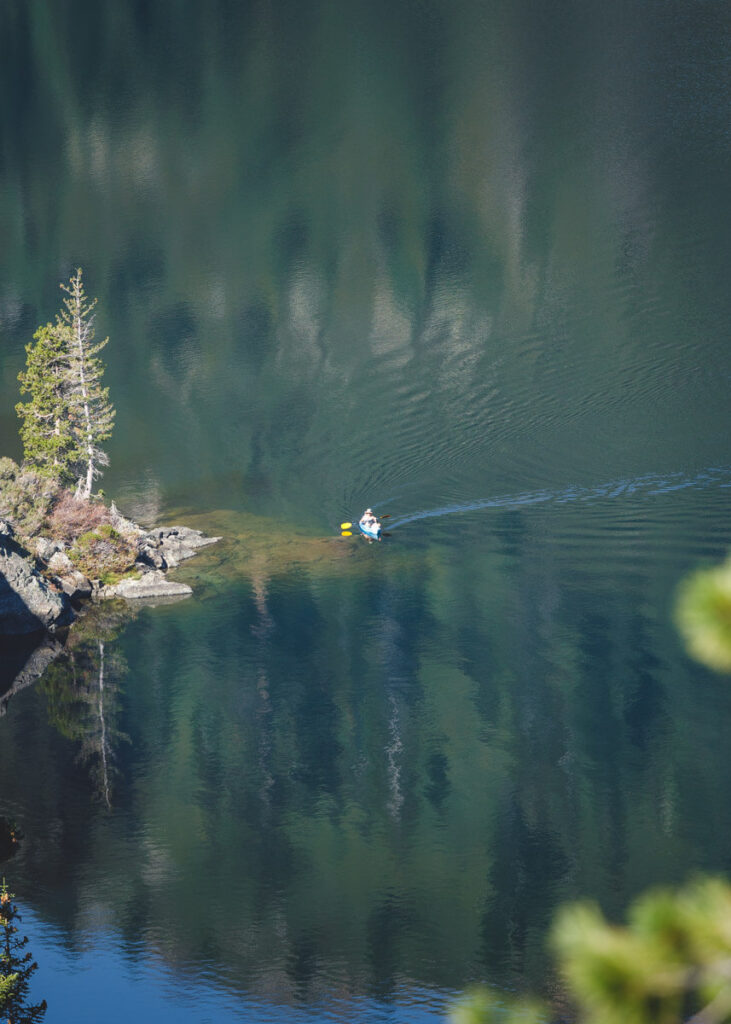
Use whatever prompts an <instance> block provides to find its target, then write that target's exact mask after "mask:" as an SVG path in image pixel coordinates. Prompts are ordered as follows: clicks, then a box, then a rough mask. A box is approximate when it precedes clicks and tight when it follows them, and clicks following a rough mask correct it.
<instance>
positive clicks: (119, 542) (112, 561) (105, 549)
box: [68, 523, 137, 585]
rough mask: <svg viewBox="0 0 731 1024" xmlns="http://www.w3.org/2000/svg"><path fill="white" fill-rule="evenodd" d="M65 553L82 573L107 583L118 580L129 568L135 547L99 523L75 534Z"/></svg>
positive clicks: (133, 558) (111, 529)
mask: <svg viewBox="0 0 731 1024" xmlns="http://www.w3.org/2000/svg"><path fill="white" fill-rule="evenodd" d="M68 554H69V558H70V559H71V561H72V562H73V563H74V565H75V566H76V568H77V569H79V570H80V571H81V572H83V573H84V575H85V576H88V577H89V579H96V580H100V581H101V582H102V583H104V584H107V585H109V584H112V583H118V582H119V580H120V579H122V578H123V577H124V576H126V575H127V574H128V573H129V572H130V571H131V570H132V569H133V567H134V561H135V557H136V555H137V550H136V548H135V547H134V545H133V544H130V543H129V542H128V541H126V540H125V539H124V537H121V536H120V535H119V534H118V533H117V531H116V530H115V529H114V528H113V527H112V526H111V525H110V524H109V523H102V524H101V526H99V527H98V528H97V529H96V530H88V531H87V532H86V533H82V534H81V536H80V537H77V538H76V541H75V543H74V545H73V547H72V548H71V550H70V551H69V553H68Z"/></svg>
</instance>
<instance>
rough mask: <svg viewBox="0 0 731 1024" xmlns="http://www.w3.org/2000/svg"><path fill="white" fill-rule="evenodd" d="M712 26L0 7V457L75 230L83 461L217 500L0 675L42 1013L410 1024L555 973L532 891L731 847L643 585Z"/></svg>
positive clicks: (698, 443)
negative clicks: (57, 648)
mask: <svg viewBox="0 0 731 1024" xmlns="http://www.w3.org/2000/svg"><path fill="white" fill-rule="evenodd" d="M730 22H731V18H730V16H729V8H728V5H727V4H725V3H721V2H715V0H705V2H691V0H686V2H678V3H670V4H667V3H663V4H660V3H653V2H650V3H638V2H632V3H630V2H620V3H619V4H614V5H606V4H598V3H595V2H590V3H582V4H578V3H565V4H562V5H558V4H547V3H543V4H539V5H538V6H536V5H529V4H524V3H521V2H517V3H515V2H513V3H510V4H508V3H503V2H498V0H495V2H491V3H477V2H474V0H465V2H456V3H449V4H447V3H443V2H437V0H427V2H420V3H415V2H405V3H402V4H398V5H393V4H384V3H380V2H377V3H373V2H371V3H368V4H366V3H362V2H360V0H357V2H349V3H347V4H343V5H340V6H339V7H334V6H333V5H328V4H320V3H311V4H306V5H303V4H295V3H289V2H281V3H278V4H269V3H264V2H262V3H252V4H234V3H231V2H225V0H211V2H209V3H207V4H205V5H200V4H197V5H195V4H192V3H190V2H187V0H177V2H175V3H172V2H170V0H160V2H158V3H155V4H144V3H137V2H129V3H125V4H119V3H114V2H111V0H97V2H96V3H94V4H91V3H88V2H86V0H74V2H69V3H66V4H63V5H38V4H29V3H26V2H22V0H6V2H5V3H3V4H2V6H1V7H0V238H2V241H3V244H2V246H0V451H1V452H2V453H3V454H9V455H12V456H13V457H16V458H17V457H19V455H20V451H19V441H18V433H17V420H16V417H15V413H14V408H13V407H14V405H15V402H16V401H18V397H19V396H18V392H17V379H16V378H17V373H18V372H19V370H20V369H21V368H22V366H23V362H24V346H25V344H26V343H27V342H28V341H29V340H30V338H31V337H32V333H33V331H34V330H35V329H36V327H37V326H38V325H39V324H41V323H45V322H46V321H47V320H49V319H52V317H53V315H54V314H55V312H56V310H57V309H58V306H59V300H60V293H59V291H58V283H59V281H61V280H64V279H67V278H68V276H69V274H70V273H71V272H72V271H73V270H74V269H75V268H76V267H77V266H79V265H81V266H83V268H84V271H85V280H86V284H87V289H88V291H89V292H90V294H92V295H96V296H98V298H99V314H98V324H97V327H98V333H99V334H100V335H102V336H105V335H107V334H108V335H109V336H110V342H109V345H108V347H107V348H106V349H105V352H104V355H105V357H106V362H107V376H106V382H107V383H108V384H109V386H110V388H111V396H112V399H113V401H114V403H115V405H116V407H117V410H118V412H117V426H116V431H115V435H114V437H113V439H112V441H111V443H110V446H109V453H110V457H111V465H110V468H109V470H108V471H107V473H106V475H105V477H104V480H103V487H104V489H105V491H106V493H107V494H108V495H110V496H114V497H115V499H116V500H117V502H118V504H119V506H120V507H121V508H122V510H123V511H125V512H127V513H128V514H131V515H133V516H136V517H137V518H139V519H140V521H142V522H144V523H153V522H163V521H165V522H170V521H173V520H179V521H184V522H186V523H189V524H190V525H194V526H198V527H201V528H203V529H206V530H207V531H209V532H215V533H221V534H222V535H223V536H224V538H225V539H224V541H223V542H222V543H221V544H220V545H218V546H216V547H215V548H211V549H208V550H206V552H204V553H202V554H201V555H199V556H197V557H196V558H195V559H193V560H192V561H191V562H190V563H187V564H186V566H185V568H184V569H181V570H180V573H179V575H180V578H183V579H186V580H187V581H189V582H190V583H191V584H192V585H193V587H194V591H195V593H194V597H193V598H191V599H189V600H187V601H184V602H182V603H178V604H174V605H172V606H166V607H158V608H149V607H144V608H138V609H136V610H135V611H134V612H132V613H129V612H125V611H124V610H123V609H118V608H111V607H103V608H102V609H100V610H96V611H94V612H93V613H90V614H89V615H88V616H86V617H85V618H84V619H83V620H82V621H81V622H80V623H78V624H77V626H76V627H75V628H74V630H73V631H72V633H71V635H70V637H69V640H68V643H67V646H66V650H65V653H64V654H63V655H62V656H61V657H59V658H57V659H56V660H55V661H54V662H53V663H52V664H51V665H50V667H49V668H48V669H47V670H46V671H45V672H44V673H43V674H42V676H41V677H40V678H39V679H37V680H36V681H35V682H33V681H31V682H29V684H28V685H25V686H23V687H21V688H18V689H17V690H14V691H13V692H12V695H11V696H10V699H5V700H4V699H3V697H2V694H1V693H0V815H6V816H8V817H12V818H13V819H15V820H16V821H17V822H18V823H19V825H20V826H21V828H22V831H23V833H24V840H23V842H22V845H21V848H20V850H19V851H18V853H17V854H16V855H15V856H14V857H13V859H12V861H11V862H8V863H7V864H6V865H4V866H3V870H5V871H6V873H7V875H8V878H9V881H10V882H11V884H12V888H13V890H14V891H15V892H16V893H17V894H18V897H19V900H20V903H21V905H22V908H23V910H24V911H25V913H26V917H25V921H24V924H25V925H26V928H25V930H26V931H28V933H29V935H30V936H31V948H32V949H33V952H34V954H35V956H36V958H37V959H38V960H39V963H40V970H39V972H38V975H37V976H36V979H35V981H34V992H35V991H37V993H38V995H39V997H40V996H45V997H46V998H47V999H48V1001H49V1006H50V1009H49V1014H48V1020H49V1021H54V1022H55V1021H60V1022H63V1021H67V1020H68V1021H71V1020H74V1021H77V1020H90V1021H92V1020H97V1019H104V1020H106V1021H117V1020H119V1021H122V1020H124V1021H127V1020H129V1019H130V1016H131V1015H132V1014H136V1015H137V1016H138V1017H139V1018H140V1019H141V1020H151V1019H156V1020H171V1021H173V1020H174V1021H184V1022H185V1021H191V1022H192V1021H205V1020H216V1021H229V1020H230V1021H238V1020H247V1021H262V1020H270V1021H276V1022H279V1021H287V1022H289V1021H302V1022H314V1021H326V1020H332V1021H345V1020H348V1021H350V1020H364V1021H373V1022H375V1021H386V1020H389V1021H408V1022H411V1021H432V1020H440V1019H443V1017H444V1012H445V1006H447V1005H448V1004H449V1002H450V1000H451V999H452V998H453V995H454V993H455V992H458V991H461V990H462V989H464V987H465V986H467V985H469V984H471V983H473V982H475V981H484V982H486V983H488V984H490V985H492V986H494V987H495V988H496V989H497V990H499V991H503V990H519V991H523V990H526V991H547V990H549V991H550V990H552V989H553V987H554V977H553V971H552V966H551V961H550V957H549V955H548V953H547V952H546V946H545V942H546V934H547V929H548V927H549V925H550V921H551V918H552V915H553V913H554V911H555V909H556V908H557V906H558V905H559V904H560V903H561V902H562V901H564V900H566V899H571V898H575V897H580V896H582V897H583V896H585V897H590V898H592V899H596V900H597V901H599V903H600V904H601V905H602V907H603V908H604V909H605V910H606V911H607V913H610V914H612V915H614V916H616V917H620V916H621V915H622V913H623V911H624V909H625V907H626V905H627V903H628V902H629V901H630V900H631V899H632V897H633V896H635V895H636V894H637V893H638V892H639V891H641V890H642V889H644V888H645V887H646V886H648V885H650V884H654V883H660V882H679V881H682V880H684V879H685V878H686V877H687V876H688V875H689V874H691V873H692V872H694V871H698V870H703V871H712V872H726V873H728V872H731V811H730V810H729V808H731V799H730V798H731V754H730V753H729V746H728V742H727V737H728V735H729V730H730V728H731V685H729V680H728V679H725V678H723V677H720V676H716V675H713V674H712V673H710V672H709V671H707V670H705V669H703V668H702V667H700V666H699V665H697V664H695V663H694V662H692V661H690V660H689V659H688V657H687V656H686V654H685V653H684V651H683V649H682V646H681V643H680V640H679V638H678V637H677V634H676V632H675V629H674V627H673V624H672V607H673V600H674V593H675V590H676V587H677V585H678V582H679V581H680V580H681V579H682V578H683V576H684V575H685V574H687V573H688V572H689V571H690V570H691V569H693V568H694V567H696V566H697V565H700V564H707V563H710V562H714V561H717V560H719V559H720V558H721V557H723V556H724V555H725V553H726V551H727V549H728V546H729V541H730V540H731V528H730V527H729V516H728V510H729V496H730V495H731V451H730V446H729V411H730V410H729V406H730V403H729V383H730V381H731V346H729V337H728V335H729V326H728V325H729V323H730V322H731V316H730V314H731V291H729V288H728V268H729V265H731V260H730V259H729V256H730V255H731V253H730V249H731V243H730V242H729V239H731V230H730V229H731V218H730V216H729V213H730V211H731V198H730V196H729V189H728V168H729V160H730V157H731V135H730V133H729V121H728V111H729V109H730V105H729V100H730V99H731V86H730V84H729V56H728V55H729V52H731V49H730V47H729V42H730V36H731V32H730V28H731V24H730ZM365 505H372V506H373V507H374V508H375V509H376V510H377V511H379V512H381V513H388V514H390V516H391V520H390V524H389V525H390V532H391V537H390V538H388V540H387V541H386V542H384V543H382V544H380V545H368V544H367V543H365V542H361V541H360V540H358V538H350V539H347V538H346V539H341V538H339V537H338V536H337V534H338V532H339V531H338V525H339V523H340V522H341V521H342V520H350V519H352V518H353V517H354V516H357V515H358V514H359V513H360V512H361V511H362V509H363V507H364V506H365ZM25 654H26V652H25V650H24V649H21V646H20V645H17V644H15V645H13V646H12V647H11V646H7V647H3V649H2V650H0V659H1V660H2V666H1V667H0V679H1V680H2V688H3V690H5V691H7V689H8V687H10V686H12V681H13V679H14V678H17V672H18V670H19V667H20V666H21V665H22V663H23V660H24V657H25ZM6 696H7V694H6Z"/></svg>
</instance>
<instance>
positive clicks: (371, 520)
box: [360, 508, 378, 530]
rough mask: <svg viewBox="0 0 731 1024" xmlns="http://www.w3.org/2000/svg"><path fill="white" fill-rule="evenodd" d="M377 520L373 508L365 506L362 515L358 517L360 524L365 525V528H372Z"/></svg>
mask: <svg viewBox="0 0 731 1024" xmlns="http://www.w3.org/2000/svg"><path fill="white" fill-rule="evenodd" d="M377 522H378V520H377V519H376V517H375V516H374V515H373V510H372V509H370V508H367V509H366V510H365V512H364V513H363V515H362V516H361V517H360V524H361V526H365V528H366V529H367V530H371V529H373V527H374V526H375V525H376V523H377Z"/></svg>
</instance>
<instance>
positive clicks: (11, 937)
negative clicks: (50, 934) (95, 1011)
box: [0, 878, 46, 1024]
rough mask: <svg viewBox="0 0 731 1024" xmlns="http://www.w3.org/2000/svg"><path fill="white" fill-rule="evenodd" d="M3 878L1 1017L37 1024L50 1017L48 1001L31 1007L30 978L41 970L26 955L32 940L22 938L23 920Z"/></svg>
mask: <svg viewBox="0 0 731 1024" xmlns="http://www.w3.org/2000/svg"><path fill="white" fill-rule="evenodd" d="M14 898H15V897H14V895H13V893H11V892H8V887H7V885H6V884H5V879H4V878H3V881H2V886H0V1017H2V1019H3V1021H7V1024H37V1022H38V1021H42V1020H43V1018H44V1017H45V1015H46V1001H45V999H44V1000H43V1002H42V1003H36V1004H30V1003H28V1002H27V1001H26V1000H27V997H28V991H29V989H30V977H31V975H32V974H33V973H34V972H35V971H37V970H38V964H37V963H35V962H34V961H33V956H32V954H31V953H29V952H23V950H24V949H25V946H26V945H27V943H28V937H27V936H23V938H19V937H18V928H17V926H16V925H15V921H18V920H20V915H19V914H18V909H17V907H16V906H15V904H14V903H13V902H12V901H13V900H14Z"/></svg>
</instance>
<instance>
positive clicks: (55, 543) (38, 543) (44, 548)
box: [33, 537, 66, 562]
mask: <svg viewBox="0 0 731 1024" xmlns="http://www.w3.org/2000/svg"><path fill="white" fill-rule="evenodd" d="M65 547H66V545H65V544H64V543H63V541H61V540H51V538H50V537H36V539H35V541H34V542H33V548H34V550H35V554H36V558H40V560H41V561H42V562H50V560H51V559H52V558H53V556H54V555H55V554H56V553H57V552H59V551H63V549H64V548H65Z"/></svg>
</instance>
